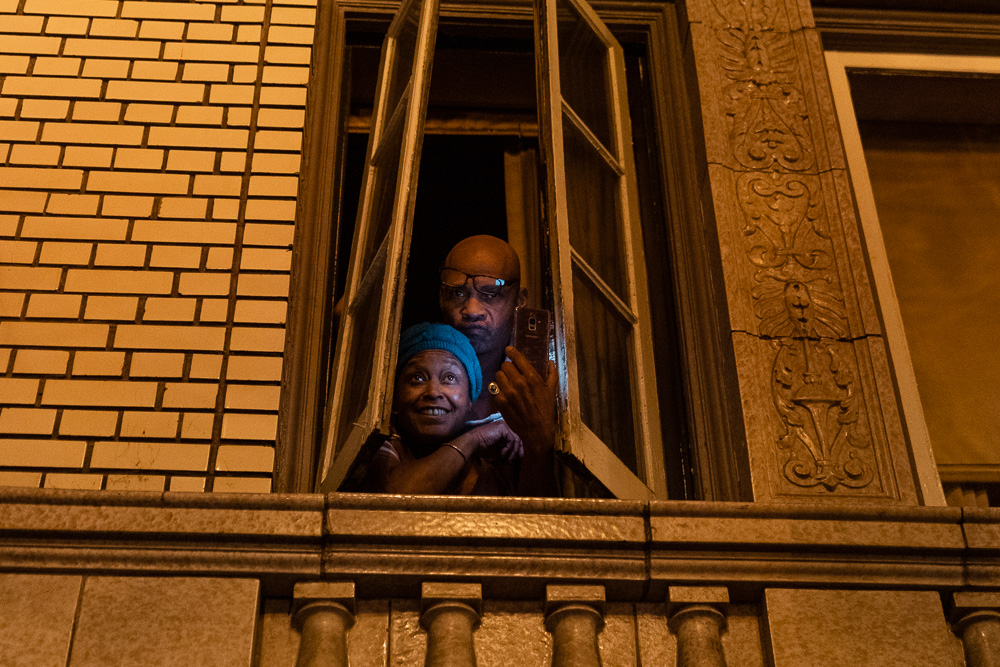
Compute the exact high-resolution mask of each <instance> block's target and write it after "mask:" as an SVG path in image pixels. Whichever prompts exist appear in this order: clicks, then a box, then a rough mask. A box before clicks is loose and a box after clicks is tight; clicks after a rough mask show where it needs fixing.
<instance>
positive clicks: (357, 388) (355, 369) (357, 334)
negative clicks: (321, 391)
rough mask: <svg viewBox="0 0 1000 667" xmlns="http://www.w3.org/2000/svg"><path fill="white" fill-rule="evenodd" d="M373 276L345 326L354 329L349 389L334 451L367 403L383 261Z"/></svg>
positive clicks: (376, 331) (366, 282)
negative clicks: (342, 426)
mask: <svg viewBox="0 0 1000 667" xmlns="http://www.w3.org/2000/svg"><path fill="white" fill-rule="evenodd" d="M371 271H373V272H375V275H372V276H366V280H365V281H363V283H364V285H365V286H366V287H367V289H366V290H365V291H364V292H362V293H360V294H359V295H358V298H357V300H356V301H355V305H354V308H355V311H354V317H353V318H352V319H351V320H350V321H349V323H348V326H353V328H354V331H353V333H354V335H353V336H352V337H351V346H350V349H349V350H348V351H347V358H348V359H350V360H352V362H353V363H352V365H351V366H350V367H349V369H348V373H347V375H348V378H347V383H348V386H347V387H346V389H345V391H344V400H343V402H342V403H341V404H340V415H339V419H338V420H337V423H339V424H344V425H345V428H341V429H340V432H339V433H338V434H337V444H336V449H335V451H336V452H339V451H340V448H341V447H342V446H343V444H344V440H345V439H346V438H347V436H348V435H350V433H351V429H350V428H347V427H346V425H349V424H353V423H355V422H357V420H358V417H360V416H361V413H362V411H363V410H364V408H365V405H367V403H368V386H369V384H370V382H371V376H372V365H373V364H374V362H375V341H376V338H377V336H376V334H377V333H378V316H379V297H380V296H381V294H380V291H381V286H382V282H383V277H384V275H385V262H384V261H382V262H378V263H377V264H376V265H375V266H373V267H372V268H371Z"/></svg>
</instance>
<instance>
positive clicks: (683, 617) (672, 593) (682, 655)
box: [667, 586, 729, 667]
mask: <svg viewBox="0 0 1000 667" xmlns="http://www.w3.org/2000/svg"><path fill="white" fill-rule="evenodd" d="M728 603H729V591H727V590H726V589H725V588H722V587H691V586H671V587H670V589H669V590H668V593H667V617H668V619H669V627H670V631H671V632H673V633H674V634H675V635H677V667H726V657H725V654H724V653H723V651H722V633H723V631H725V629H726V615H725V614H724V613H723V611H722V610H724V609H725V607H726V605H727V604H728Z"/></svg>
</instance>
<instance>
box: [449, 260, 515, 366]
mask: <svg viewBox="0 0 1000 667" xmlns="http://www.w3.org/2000/svg"><path fill="white" fill-rule="evenodd" d="M445 269H451V271H450V272H449V273H451V275H452V276H455V275H457V274H465V277H466V279H465V281H464V283H463V284H462V286H461V287H457V286H455V287H452V286H449V285H442V286H441V292H440V305H441V314H442V320H443V322H444V323H445V324H450V325H451V326H453V327H455V328H456V329H458V330H459V331H461V332H462V333H463V334H465V337H466V338H468V339H469V342H470V343H472V349H474V350H475V351H476V354H482V353H486V352H498V351H499V350H502V349H503V348H504V347H506V346H507V344H508V343H509V342H510V335H511V331H512V330H513V327H514V311H515V309H516V308H517V305H518V297H519V294H518V282H517V280H518V276H517V275H516V272H517V268H516V266H515V267H513V268H512V267H511V266H510V262H509V261H505V258H503V257H498V256H497V255H496V254H495V253H490V252H488V251H486V250H481V249H477V248H475V247H472V248H456V250H454V251H452V253H451V254H449V256H448V259H447V260H446V261H445ZM470 276H487V277H489V278H499V279H501V280H503V281H505V282H506V283H507V284H506V285H504V286H503V287H501V288H500V290H499V292H498V293H497V294H496V295H495V296H494V295H490V294H486V293H483V292H480V291H478V290H477V289H475V287H474V285H473V282H474V279H473V278H471V277H470ZM459 281H461V276H460V275H459V276H458V280H450V281H449V282H450V284H451V285H455V283H457V282H459Z"/></svg>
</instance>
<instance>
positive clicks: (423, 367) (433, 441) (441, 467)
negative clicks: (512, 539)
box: [363, 323, 523, 495]
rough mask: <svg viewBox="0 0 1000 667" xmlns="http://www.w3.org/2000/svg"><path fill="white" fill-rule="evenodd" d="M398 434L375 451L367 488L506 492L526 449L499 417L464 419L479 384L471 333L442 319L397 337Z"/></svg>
mask: <svg viewBox="0 0 1000 667" xmlns="http://www.w3.org/2000/svg"><path fill="white" fill-rule="evenodd" d="M396 368H397V369H398V370H397V374H396V387H395V393H394V395H393V426H394V429H395V432H394V434H393V435H392V436H390V437H389V438H388V439H387V440H386V441H385V443H383V444H382V446H381V448H380V449H379V450H378V452H377V453H376V454H375V457H374V460H373V461H372V463H371V467H370V468H369V471H368V474H367V476H366V479H365V482H364V484H363V487H364V490H366V491H373V492H377V493H402V494H418V493H433V494H452V495H511V494H512V493H513V490H514V481H513V480H514V475H513V470H512V467H511V465H510V464H511V462H512V461H513V460H515V459H516V458H518V457H519V456H520V455H521V453H522V451H523V447H522V445H521V441H520V439H519V438H518V437H517V436H516V435H515V434H514V432H513V431H511V430H510V428H509V427H508V426H507V424H506V423H504V422H503V420H495V421H490V422H488V423H484V424H480V425H474V426H472V427H471V428H470V425H469V424H468V423H467V421H468V417H469V414H470V411H471V408H472V404H473V403H474V402H475V400H476V398H477V397H478V396H479V392H480V390H481V389H482V387H481V384H482V373H481V371H480V368H479V360H478V359H477V358H476V353H475V351H474V350H473V349H472V345H471V344H470V343H469V341H468V339H467V338H466V337H465V336H464V335H462V334H461V333H459V332H458V331H457V330H455V329H453V328H452V327H450V326H448V325H446V324H431V323H423V324H417V325H414V326H412V327H409V328H408V329H406V330H405V331H404V332H403V334H402V336H400V342H399V355H398V361H397V365H396Z"/></svg>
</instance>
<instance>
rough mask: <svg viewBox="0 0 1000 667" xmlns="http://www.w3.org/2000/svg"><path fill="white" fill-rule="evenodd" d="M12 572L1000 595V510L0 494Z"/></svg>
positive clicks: (276, 588) (385, 588)
mask: <svg viewBox="0 0 1000 667" xmlns="http://www.w3.org/2000/svg"><path fill="white" fill-rule="evenodd" d="M0 531H2V533H0V534H2V537H0V571H22V572H23V571H34V572H51V573H56V572H59V573H69V572H72V573H84V574H106V573H113V574H135V575H153V574H174V575H188V576H207V575H211V576H233V577H237V576H238V577H256V578H259V579H260V580H261V581H262V584H263V586H264V590H265V593H266V594H268V595H286V594H290V590H291V586H292V584H293V583H294V582H295V581H301V580H307V579H345V580H351V581H354V582H356V584H357V586H358V595H359V596H360V597H362V598H365V597H372V596H378V595H386V594H388V595H396V594H402V595H409V596H412V595H416V593H417V592H419V584H420V582H421V581H425V580H427V578H428V577H431V578H434V580H436V581H475V582H477V583H482V585H483V591H484V595H486V596H487V597H491V598H509V599H516V598H524V597H525V596H537V595H538V594H539V592H540V591H543V590H544V586H545V585H546V584H549V583H593V584H602V585H605V586H606V587H607V589H608V595H609V599H610V600H629V601H639V600H653V601H656V600H663V599H664V598H663V595H665V592H666V587H667V586H668V585H717V586H730V587H732V588H734V590H746V591H748V592H752V591H755V590H759V589H760V588H761V587H763V586H775V585H777V586H781V585H788V586H802V585H810V586H820V587H824V586H838V587H862V586H863V587H867V588H873V587H874V588H909V589H913V588H921V589H930V588H934V589H942V590H944V589H949V590H950V589H957V588H961V587H963V586H968V585H970V584H972V583H975V585H979V586H994V585H998V584H1000V510H965V511H963V510H961V509H958V508H941V507H898V506H886V505H861V504H857V503H852V504H845V505H839V506H833V505H830V504H828V503H827V504H823V503H808V504H807V503H798V504H786V505H755V504H748V503H717V502H651V503H642V502H637V501H616V500H577V499H523V500H522V499H513V498H453V497H402V496H374V495H360V494H358V495H348V494H331V495H329V496H321V495H279V494H270V495H251V494H246V495H215V494H194V493H191V494H179V493H163V494H157V493H125V492H122V493H111V492H86V491H48V490H35V489H32V490H23V489H0Z"/></svg>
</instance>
